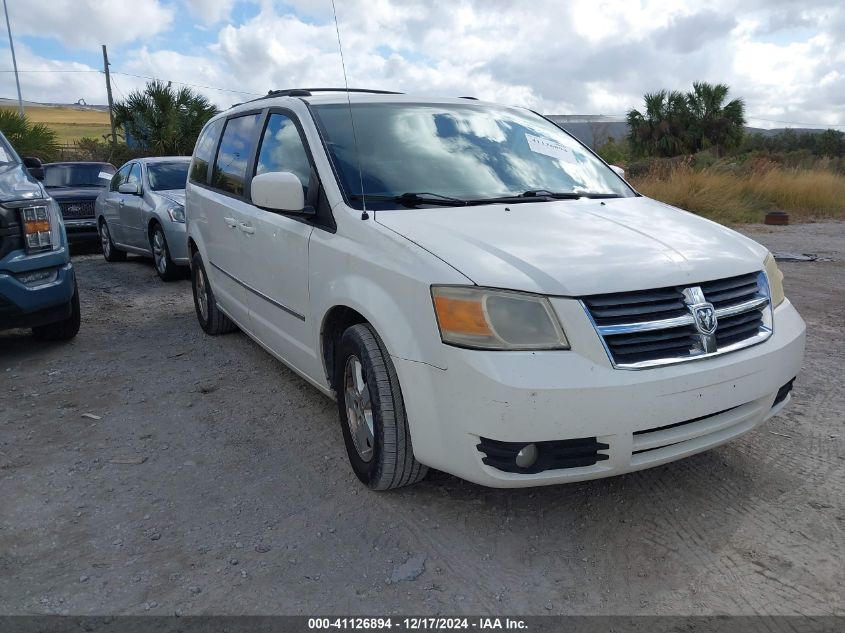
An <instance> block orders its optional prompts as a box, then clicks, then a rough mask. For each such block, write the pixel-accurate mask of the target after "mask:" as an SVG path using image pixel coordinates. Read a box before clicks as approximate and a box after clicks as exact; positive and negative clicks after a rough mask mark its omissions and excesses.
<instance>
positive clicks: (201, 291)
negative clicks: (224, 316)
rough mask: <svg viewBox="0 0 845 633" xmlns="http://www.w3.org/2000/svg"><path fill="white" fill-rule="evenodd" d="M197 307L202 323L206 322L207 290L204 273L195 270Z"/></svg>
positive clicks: (200, 270)
mask: <svg viewBox="0 0 845 633" xmlns="http://www.w3.org/2000/svg"><path fill="white" fill-rule="evenodd" d="M196 291H197V305H198V306H199V309H200V315H201V316H202V320H203V321H208V289H207V286H206V281H205V272H204V271H203V269H202V268H197V272H196Z"/></svg>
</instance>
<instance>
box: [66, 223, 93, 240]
mask: <svg viewBox="0 0 845 633" xmlns="http://www.w3.org/2000/svg"><path fill="white" fill-rule="evenodd" d="M64 224H65V232H66V233H67V237H68V241H75V240H78V239H87V238H89V237H90V238H95V237H98V236H99V231H98V230H97V219H96V218H84V219H74V220H64Z"/></svg>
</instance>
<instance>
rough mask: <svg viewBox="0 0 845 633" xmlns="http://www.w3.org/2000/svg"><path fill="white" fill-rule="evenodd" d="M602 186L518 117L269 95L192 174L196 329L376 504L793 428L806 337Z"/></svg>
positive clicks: (743, 271) (544, 129)
mask: <svg viewBox="0 0 845 633" xmlns="http://www.w3.org/2000/svg"><path fill="white" fill-rule="evenodd" d="M619 171H621V170H618V169H612V168H611V167H609V166H608V165H607V164H605V163H604V162H603V161H602V160H601V159H600V158H598V157H597V156H596V155H595V154H593V152H591V151H590V150H589V149H587V148H586V147H585V146H584V145H582V144H581V143H580V142H579V141H577V140H576V139H575V138H573V137H572V136H570V135H569V134H568V133H566V132H565V131H564V130H562V129H560V128H559V127H557V126H556V125H555V124H554V123H552V122H551V121H549V120H547V119H545V118H544V117H542V116H540V115H538V114H536V113H534V112H531V111H529V110H525V109H523V108H516V107H504V106H499V105H495V104H492V103H484V102H481V101H477V100H474V99H468V98H447V99H439V98H437V99H436V98H430V97H413V96H405V95H400V94H395V93H385V92H380V91H365V90H350V91H348V92H347V91H337V90H335V91H327V90H320V91H318V90H287V91H277V92H273V93H270V94H269V95H268V96H267V97H264V98H261V99H257V100H255V101H251V102H249V103H244V104H241V105H238V106H236V107H234V108H232V109H230V110H228V111H226V112H224V113H222V114H220V115H218V116H216V117H215V118H214V119H212V120H211V121H210V122H209V123H208V125H206V127H205V129H204V130H203V132H202V134H201V136H200V138H199V140H198V142H197V145H196V149H195V151H194V156H193V161H192V164H191V168H190V174H189V181H188V186H187V199H186V207H185V208H186V216H187V235H188V248H189V252H190V255H191V258H192V260H191V261H192V273H193V274H192V277H193V290H194V300H195V304H196V312H197V317H198V319H199V322H200V325H201V326H202V328H203V329H204V330H205V331H206V332H207V333H208V334H212V335H216V334H223V333H225V332H229V331H232V330H234V329H235V327H237V328H240V329H241V330H242V331H244V332H245V333H246V334H247V335H249V336H250V337H251V338H253V339H254V340H255V341H256V342H258V343H259V344H260V345H261V346H262V347H264V348H265V349H266V350H267V351H268V352H270V353H271V354H273V355H274V356H276V357H277V358H278V359H280V360H281V361H283V362H284V363H285V364H287V365H288V366H289V367H291V368H292V369H293V370H294V371H296V372H297V373H298V374H300V375H301V376H302V377H303V378H305V379H306V380H308V381H309V382H311V383H312V384H313V385H314V386H315V387H317V388H318V389H320V390H321V391H322V392H323V393H325V394H326V395H328V396H331V397H334V398H336V400H337V403H338V411H339V414H340V423H341V424H340V425H341V429H342V433H343V437H344V441H345V443H346V448H347V452H348V454H349V460H350V462H351V464H352V468H353V470H354V471H355V474H356V475H357V476H358V478H359V479H360V480H361V481H362V482H364V483H365V484H367V485H368V486H369V487H370V488H373V489H376V490H384V489H388V488H395V487H398V486H404V485H407V484H412V483H414V482H417V481H419V480H420V479H422V478H423V477H424V476H425V474H426V471H427V468H428V467H431V468H437V469H440V470H442V471H446V472H449V473H452V474H454V475H456V476H458V477H462V478H464V479H467V480H470V481H473V482H477V483H479V484H484V485H487V486H497V487H517V486H535V485H541V484H553V483H561V482H568V481H580V480H585V479H595V478H598V477H606V476H609V475H616V474H620V473H626V472H631V471H635V470H639V469H643V468H648V467H651V466H656V465H658V464H664V463H666V462H669V461H672V460H675V459H678V458H681V457H686V456H688V455H692V454H694V453H698V452H700V451H703V450H706V449H709V448H712V447H714V446H718V445H720V444H723V443H725V442H727V441H729V440H731V439H733V438H735V437H738V436H740V435H742V434H744V433H746V432H748V431H750V430H751V429H753V428H754V427H756V426H758V425H760V424H762V423H763V422H764V421H765V420H767V419H768V418H770V417H771V416H773V415H775V414H777V413H778V412H779V411H780V410H781V409H782V408H783V407H784V406H785V405H786V404H787V403H788V402H789V400H790V390H791V388H792V384H793V381H794V379H795V376H796V375H797V373H798V371H799V368H800V367H801V361H802V357H803V352H804V322H803V321H802V319H801V317H800V316H799V315H798V313H797V312H796V310H795V308H794V307H793V306H792V304H791V303H790V302H789V300H788V299H786V298H785V297H784V293H783V284H782V274H781V273H780V271H779V270H778V268H777V265H776V263H775V260H774V258H773V257H772V255H771V254H770V253H769V252H768V251H767V250H766V249H765V248H764V247H762V246H760V245H759V244H757V243H756V242H754V241H752V240H750V239H748V238H746V237H743V236H742V235H740V234H738V233H736V232H734V231H732V230H730V229H727V228H725V227H724V226H720V225H719V224H715V223H713V222H710V221H708V220H705V219H703V218H700V217H698V216H695V215H692V214H690V213H687V212H684V211H681V210H679V209H675V208H673V207H670V206H667V205H665V204H662V203H659V202H656V201H654V200H650V199H649V198H646V197H643V196H642V195H640V194H638V193H637V192H636V191H635V190H634V189H633V188H632V187H631V186H630V185H629V184H628V183H627V182H625V180H624V179H623V177H622V176H621V175H620V174H619Z"/></svg>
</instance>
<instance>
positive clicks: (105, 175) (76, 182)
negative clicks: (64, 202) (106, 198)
mask: <svg viewBox="0 0 845 633" xmlns="http://www.w3.org/2000/svg"><path fill="white" fill-rule="evenodd" d="M114 172H115V169H114V167H112V166H111V165H107V164H103V163H77V164H74V163H58V164H54V165H44V186H45V187H47V188H48V189H50V188H54V187H107V186H108V184H109V181H110V180H111V177H112V175H113V174H114Z"/></svg>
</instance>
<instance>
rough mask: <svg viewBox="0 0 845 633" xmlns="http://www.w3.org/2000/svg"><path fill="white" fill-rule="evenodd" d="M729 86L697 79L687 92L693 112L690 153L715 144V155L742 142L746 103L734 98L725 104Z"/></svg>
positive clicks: (689, 105)
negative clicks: (690, 90)
mask: <svg viewBox="0 0 845 633" xmlns="http://www.w3.org/2000/svg"><path fill="white" fill-rule="evenodd" d="M729 90H730V89H729V88H728V86H727V85H725V84H715V85H713V84H708V83H704V82H694V83H693V84H692V92H688V93H687V94H686V103H687V107H688V108H689V112H690V128H689V132H690V137H691V147H690V151H691V152H698V151H700V150H703V149H707V148H710V147H712V148H713V149H714V150H715V152H716V155H718V154H719V152H720V151H721V150H722V149H730V148H732V147H736V146H737V145H739V143H740V141H742V135H743V126H744V125H745V102H744V101H743V100H742V99H733V100H732V101H729V102H727V103H725V100H726V99H727V98H728V92H729Z"/></svg>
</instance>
